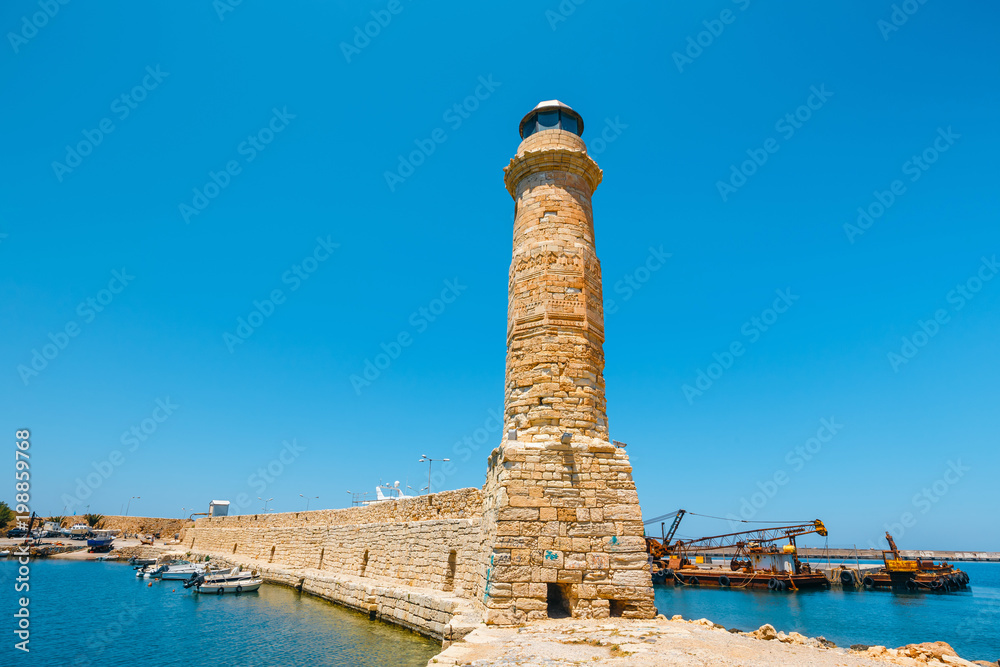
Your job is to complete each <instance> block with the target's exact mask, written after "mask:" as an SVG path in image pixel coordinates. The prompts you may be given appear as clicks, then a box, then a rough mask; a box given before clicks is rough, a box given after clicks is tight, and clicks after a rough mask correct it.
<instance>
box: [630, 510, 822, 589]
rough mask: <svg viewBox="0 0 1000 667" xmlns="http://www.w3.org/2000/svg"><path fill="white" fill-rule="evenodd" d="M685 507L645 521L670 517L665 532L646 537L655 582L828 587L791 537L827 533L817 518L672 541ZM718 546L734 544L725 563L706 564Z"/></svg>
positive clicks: (690, 584) (754, 586)
mask: <svg viewBox="0 0 1000 667" xmlns="http://www.w3.org/2000/svg"><path fill="white" fill-rule="evenodd" d="M686 513H687V512H686V511H685V510H678V511H677V512H674V513H673V514H668V515H664V516H662V517H657V518H655V519H652V520H651V521H650V522H648V523H652V522H655V521H658V520H660V519H668V518H673V523H672V524H671V526H670V530H669V532H668V533H667V532H665V533H664V534H663V536H662V539H660V540H657V539H656V538H653V537H647V538H646V551H647V552H648V553H649V558H650V567H651V573H652V578H653V583H654V584H662V585H667V586H716V587H720V588H757V589H767V590H770V591H777V592H780V591H798V590H802V589H817V588H821V589H826V588H829V587H830V581H829V580H828V579H827V578H826V575H824V574H823V573H822V572H814V571H813V570H812V568H811V567H810V566H809V564H808V563H803V562H801V561H800V560H799V558H798V552H797V549H796V545H795V538H796V537H799V536H802V535H810V534H814V533H815V534H817V535H820V536H822V537H825V536H826V535H827V530H826V526H824V525H823V522H822V521H820V520H819V519H816V520H815V521H812V522H809V523H803V524H795V525H786V526H772V527H769V528H759V529H756V530H747V531H741V532H736V533H726V534H724V535H714V536H711V537H702V538H699V539H696V540H677V541H674V540H673V538H674V535H675V534H676V532H677V527H678V526H679V525H680V521H681V519H682V518H683V517H684V515H685V514H686ZM785 540H787V544H784V545H781V546H780V547H779V545H778V544H777V542H779V541H785ZM719 549H732V550H733V552H734V555H733V557H732V558H731V559H730V561H729V563H728V567H704V565H705V564H706V562H707V563H711V560H710V559H711V556H709V555H707V554H708V553H709V552H712V551H718V550H719ZM706 559H709V560H707V561H706ZM699 563H700V564H701V565H699Z"/></svg>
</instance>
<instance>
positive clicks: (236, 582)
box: [194, 577, 264, 595]
mask: <svg viewBox="0 0 1000 667" xmlns="http://www.w3.org/2000/svg"><path fill="white" fill-rule="evenodd" d="M262 583H264V580H263V579H262V578H260V577H247V578H241V579H233V580H230V581H216V582H211V583H210V582H207V581H206V582H202V583H201V584H198V585H196V586H195V587H194V590H195V592H196V593H203V594H214V595H223V594H224V593H237V594H238V593H252V592H253V591H255V590H257V589H258V588H260V585H261V584H262Z"/></svg>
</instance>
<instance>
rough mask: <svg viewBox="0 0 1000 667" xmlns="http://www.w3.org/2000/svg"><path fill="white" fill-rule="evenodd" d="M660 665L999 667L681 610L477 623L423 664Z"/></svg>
mask: <svg viewBox="0 0 1000 667" xmlns="http://www.w3.org/2000/svg"><path fill="white" fill-rule="evenodd" d="M594 663H597V664H609V665H616V664H618V665H628V666H629V667H633V666H634V667H660V666H665V665H733V666H736V665H740V666H747V667H758V666H761V667H762V666H765V665H767V666H771V665H816V666H818V667H827V666H829V667H834V666H838V667H878V666H883V667H884V665H886V664H887V663H888V664H895V665H906V666H910V667H945V666H952V667H983V666H992V667H996V665H997V664H998V663H995V662H984V661H976V662H971V661H968V660H965V659H963V658H961V657H959V656H958V654H957V653H956V652H955V651H954V650H953V649H952V648H951V646H949V645H948V644H946V643H944V642H931V643H924V644H909V645H907V646H902V647H900V648H896V649H893V648H886V647H884V646H863V645H854V646H851V647H849V648H844V647H838V646H837V645H836V644H834V643H833V642H830V641H828V640H826V639H824V638H823V637H806V636H804V635H801V634H799V633H797V632H790V633H787V634H786V633H784V632H778V631H776V630H775V629H774V627H773V626H771V625H763V626H761V627H760V628H759V629H757V630H754V631H753V632H741V631H739V630H736V629H731V630H727V629H726V628H725V627H724V626H721V625H719V624H717V623H713V622H712V621H709V620H708V619H704V618H702V619H698V620H693V621H686V620H684V619H682V618H681V617H680V616H674V617H673V618H671V619H669V620H668V619H667V618H666V617H664V616H658V617H657V618H656V619H655V620H650V621H644V620H628V619H620V618H612V619H602V620H595V621H582V620H575V619H564V620H550V621H542V622H539V623H537V624H532V625H529V626H524V627H520V628H496V627H487V626H480V627H478V628H477V629H476V630H474V631H473V632H472V633H470V634H469V635H467V636H466V637H465V638H464V639H462V640H461V641H457V642H455V643H452V644H448V643H446V644H445V647H444V650H443V651H442V652H441V653H439V654H438V655H437V656H435V657H434V658H432V659H431V660H430V662H428V667H444V666H451V665H456V666H458V665H472V666H475V667H512V666H514V665H524V666H528V665H542V664H544V665H547V666H549V667H562V666H567V667H568V666H569V665H581V664H594Z"/></svg>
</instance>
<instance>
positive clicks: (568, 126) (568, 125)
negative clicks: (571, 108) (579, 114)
mask: <svg viewBox="0 0 1000 667" xmlns="http://www.w3.org/2000/svg"><path fill="white" fill-rule="evenodd" d="M562 129H564V130H566V131H567V132H572V133H573V134H575V135H577V136H579V135H580V131H579V130H578V129H577V124H576V117H575V116H570V115H569V114H568V113H564V114H562Z"/></svg>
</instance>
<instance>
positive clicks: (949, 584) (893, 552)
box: [861, 532, 969, 593]
mask: <svg viewBox="0 0 1000 667" xmlns="http://www.w3.org/2000/svg"><path fill="white" fill-rule="evenodd" d="M885 539H886V541H888V542H889V549H888V550H887V551H883V552H882V561H883V563H884V564H885V567H883V568H882V569H881V570H879V571H878V572H873V573H871V574H868V575H865V577H864V579H862V580H861V583H862V585H863V586H864V587H865V588H889V589H892V590H894V591H908V592H912V593H920V592H926V591H931V592H934V593H949V592H952V591H957V590H961V589H963V588H967V587H968V585H969V575H968V574H966V573H965V572H963V571H962V570H960V569H958V568H956V567H955V566H954V565H951V564H950V563H946V562H943V561H942V562H941V563H935V562H933V561H929V560H923V559H920V558H918V559H916V560H907V559H904V558H902V557H900V555H899V549H898V548H896V541H895V540H894V539H892V535H890V534H889V533H888V532H887V533H886V534H885Z"/></svg>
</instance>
